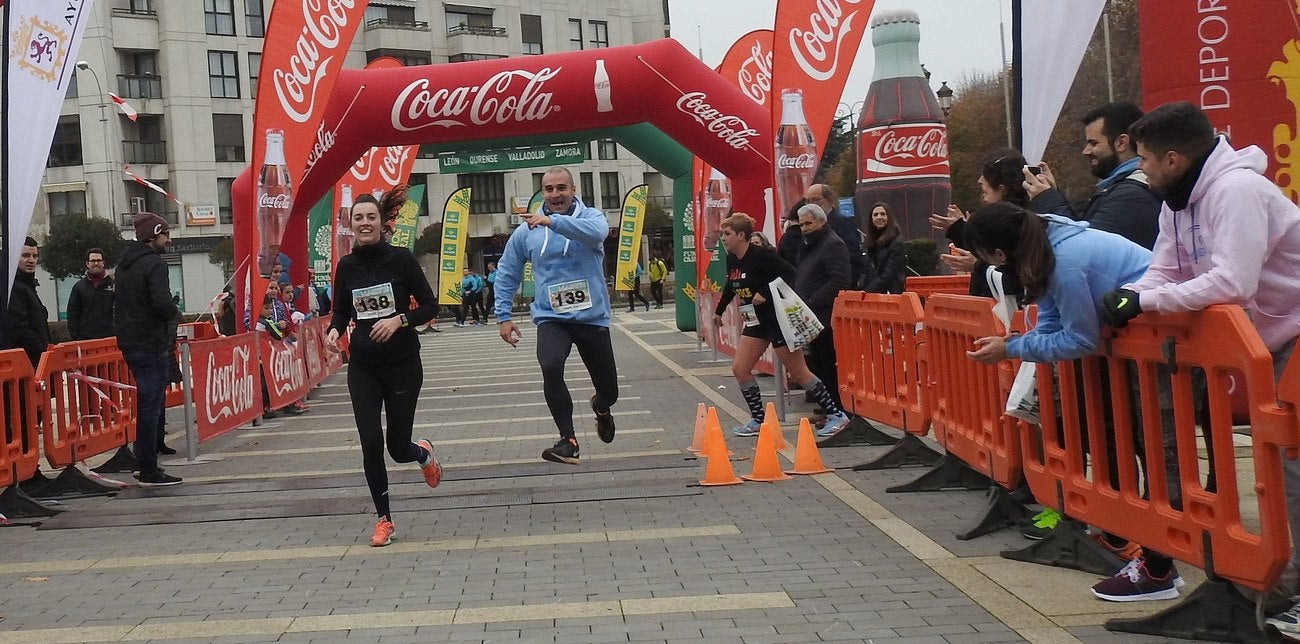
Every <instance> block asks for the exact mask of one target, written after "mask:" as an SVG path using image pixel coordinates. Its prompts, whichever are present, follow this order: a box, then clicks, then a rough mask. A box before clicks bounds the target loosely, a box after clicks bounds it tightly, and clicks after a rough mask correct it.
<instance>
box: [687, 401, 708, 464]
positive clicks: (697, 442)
mask: <svg viewBox="0 0 1300 644" xmlns="http://www.w3.org/2000/svg"><path fill="white" fill-rule="evenodd" d="M706 416H707V413H706V411H705V408H704V403H700V404H699V406H697V407H696V408H695V436H694V437H693V438H692V439H691V447H690V451H691V452H692V453H694V454H695V455H696V456H701V455H703V453H704V419H705V417H706Z"/></svg>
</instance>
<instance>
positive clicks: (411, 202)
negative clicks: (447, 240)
mask: <svg viewBox="0 0 1300 644" xmlns="http://www.w3.org/2000/svg"><path fill="white" fill-rule="evenodd" d="M422 201H424V186H411V187H410V188H407V189H406V203H404V204H402V208H401V210H399V211H398V212H397V222H396V223H395V225H394V226H393V238H392V239H391V240H390V241H389V243H390V244H392V245H393V246H398V247H401V248H405V249H406V250H413V249H414V248H415V238H416V237H418V236H419V234H420V233H419V228H420V202H422Z"/></svg>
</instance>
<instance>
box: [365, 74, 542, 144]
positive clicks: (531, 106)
mask: <svg viewBox="0 0 1300 644" xmlns="http://www.w3.org/2000/svg"><path fill="white" fill-rule="evenodd" d="M561 69H563V68H562V67H556V68H555V69H551V68H550V67H543V68H542V69H539V70H537V71H536V72H531V71H527V70H505V71H500V72H497V73H496V74H494V75H493V76H492V77H491V78H489V79H487V81H486V82H484V83H483V84H481V85H473V86H468V87H467V86H461V87H452V88H447V87H439V88H437V89H432V88H430V83H429V79H427V78H421V79H419V80H416V81H415V82H413V83H411V84H410V85H407V86H406V87H405V88H403V89H402V91H401V93H399V94H398V96H397V101H396V102H395V103H394V104H393V110H392V113H391V119H390V120H391V121H392V124H393V128H394V129H396V130H399V131H402V132H411V131H414V130H419V129H423V128H426V127H433V126H435V125H436V126H439V127H445V128H453V127H463V126H467V125H470V124H474V125H489V124H496V125H504V124H506V123H510V122H515V123H524V122H527V121H540V120H542V119H544V118H546V117H548V116H550V115H551V114H553V113H555V112H558V111H560V106H559V105H552V104H551V101H552V100H553V99H554V96H553V95H552V93H551V92H547V91H544V90H545V87H546V82H547V81H549V80H551V79H552V78H555V76H556V75H557V74H559V73H560V70H561ZM516 81H518V82H516Z"/></svg>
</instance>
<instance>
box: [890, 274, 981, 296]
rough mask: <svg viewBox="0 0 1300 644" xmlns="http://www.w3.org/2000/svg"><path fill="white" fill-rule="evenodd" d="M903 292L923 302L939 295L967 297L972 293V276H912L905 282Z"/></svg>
mask: <svg viewBox="0 0 1300 644" xmlns="http://www.w3.org/2000/svg"><path fill="white" fill-rule="evenodd" d="M903 290H904V291H910V292H912V293H916V295H917V296H918V297H920V298H921V299H923V300H924V299H926V298H928V297H930V296H931V295H937V294H939V293H948V294H949V295H965V294H967V293H969V292H970V275H925V276H912V277H909V278H907V279H906V280H904V281H903Z"/></svg>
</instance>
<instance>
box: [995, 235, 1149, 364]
mask: <svg viewBox="0 0 1300 644" xmlns="http://www.w3.org/2000/svg"><path fill="white" fill-rule="evenodd" d="M1041 216H1042V217H1043V218H1044V219H1046V220H1047V221H1048V224H1047V239H1048V241H1049V242H1050V243H1051V245H1052V252H1053V254H1055V256H1056V267H1055V268H1054V269H1052V276H1051V278H1049V279H1048V280H1047V290H1046V292H1045V293H1043V296H1042V297H1040V298H1039V299H1038V302H1037V304H1038V323H1037V324H1036V325H1035V326H1034V328H1033V329H1030V330H1029V332H1028V333H1026V334H1024V335H1022V336H1017V337H1012V338H1010V339H1008V340H1007V355H1008V356H1010V357H1012V358H1019V359H1021V360H1028V361H1030V362H1058V361H1061V360H1073V359H1075V358H1082V357H1083V356H1086V355H1090V354H1092V353H1094V352H1095V351H1096V350H1097V345H1098V344H1099V343H1100V341H1101V319H1100V318H1099V317H1098V316H1097V310H1098V309H1099V307H1100V304H1101V296H1102V295H1103V294H1105V293H1106V292H1107V291H1112V290H1114V289H1117V288H1120V287H1122V286H1124V285H1125V284H1129V283H1131V282H1134V281H1136V280H1137V278H1138V277H1140V276H1141V275H1142V274H1143V273H1145V272H1146V270H1147V265H1148V264H1150V263H1151V251H1149V250H1147V249H1145V248H1143V247H1141V246H1139V245H1137V244H1135V243H1133V242H1131V241H1129V240H1127V239H1125V238H1123V237H1120V236H1119V235H1116V234H1114V233H1108V232H1104V231H1101V230H1095V229H1092V228H1089V227H1088V224H1087V222H1082V221H1071V220H1070V219H1067V218H1065V217H1060V216H1057V215H1041Z"/></svg>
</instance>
